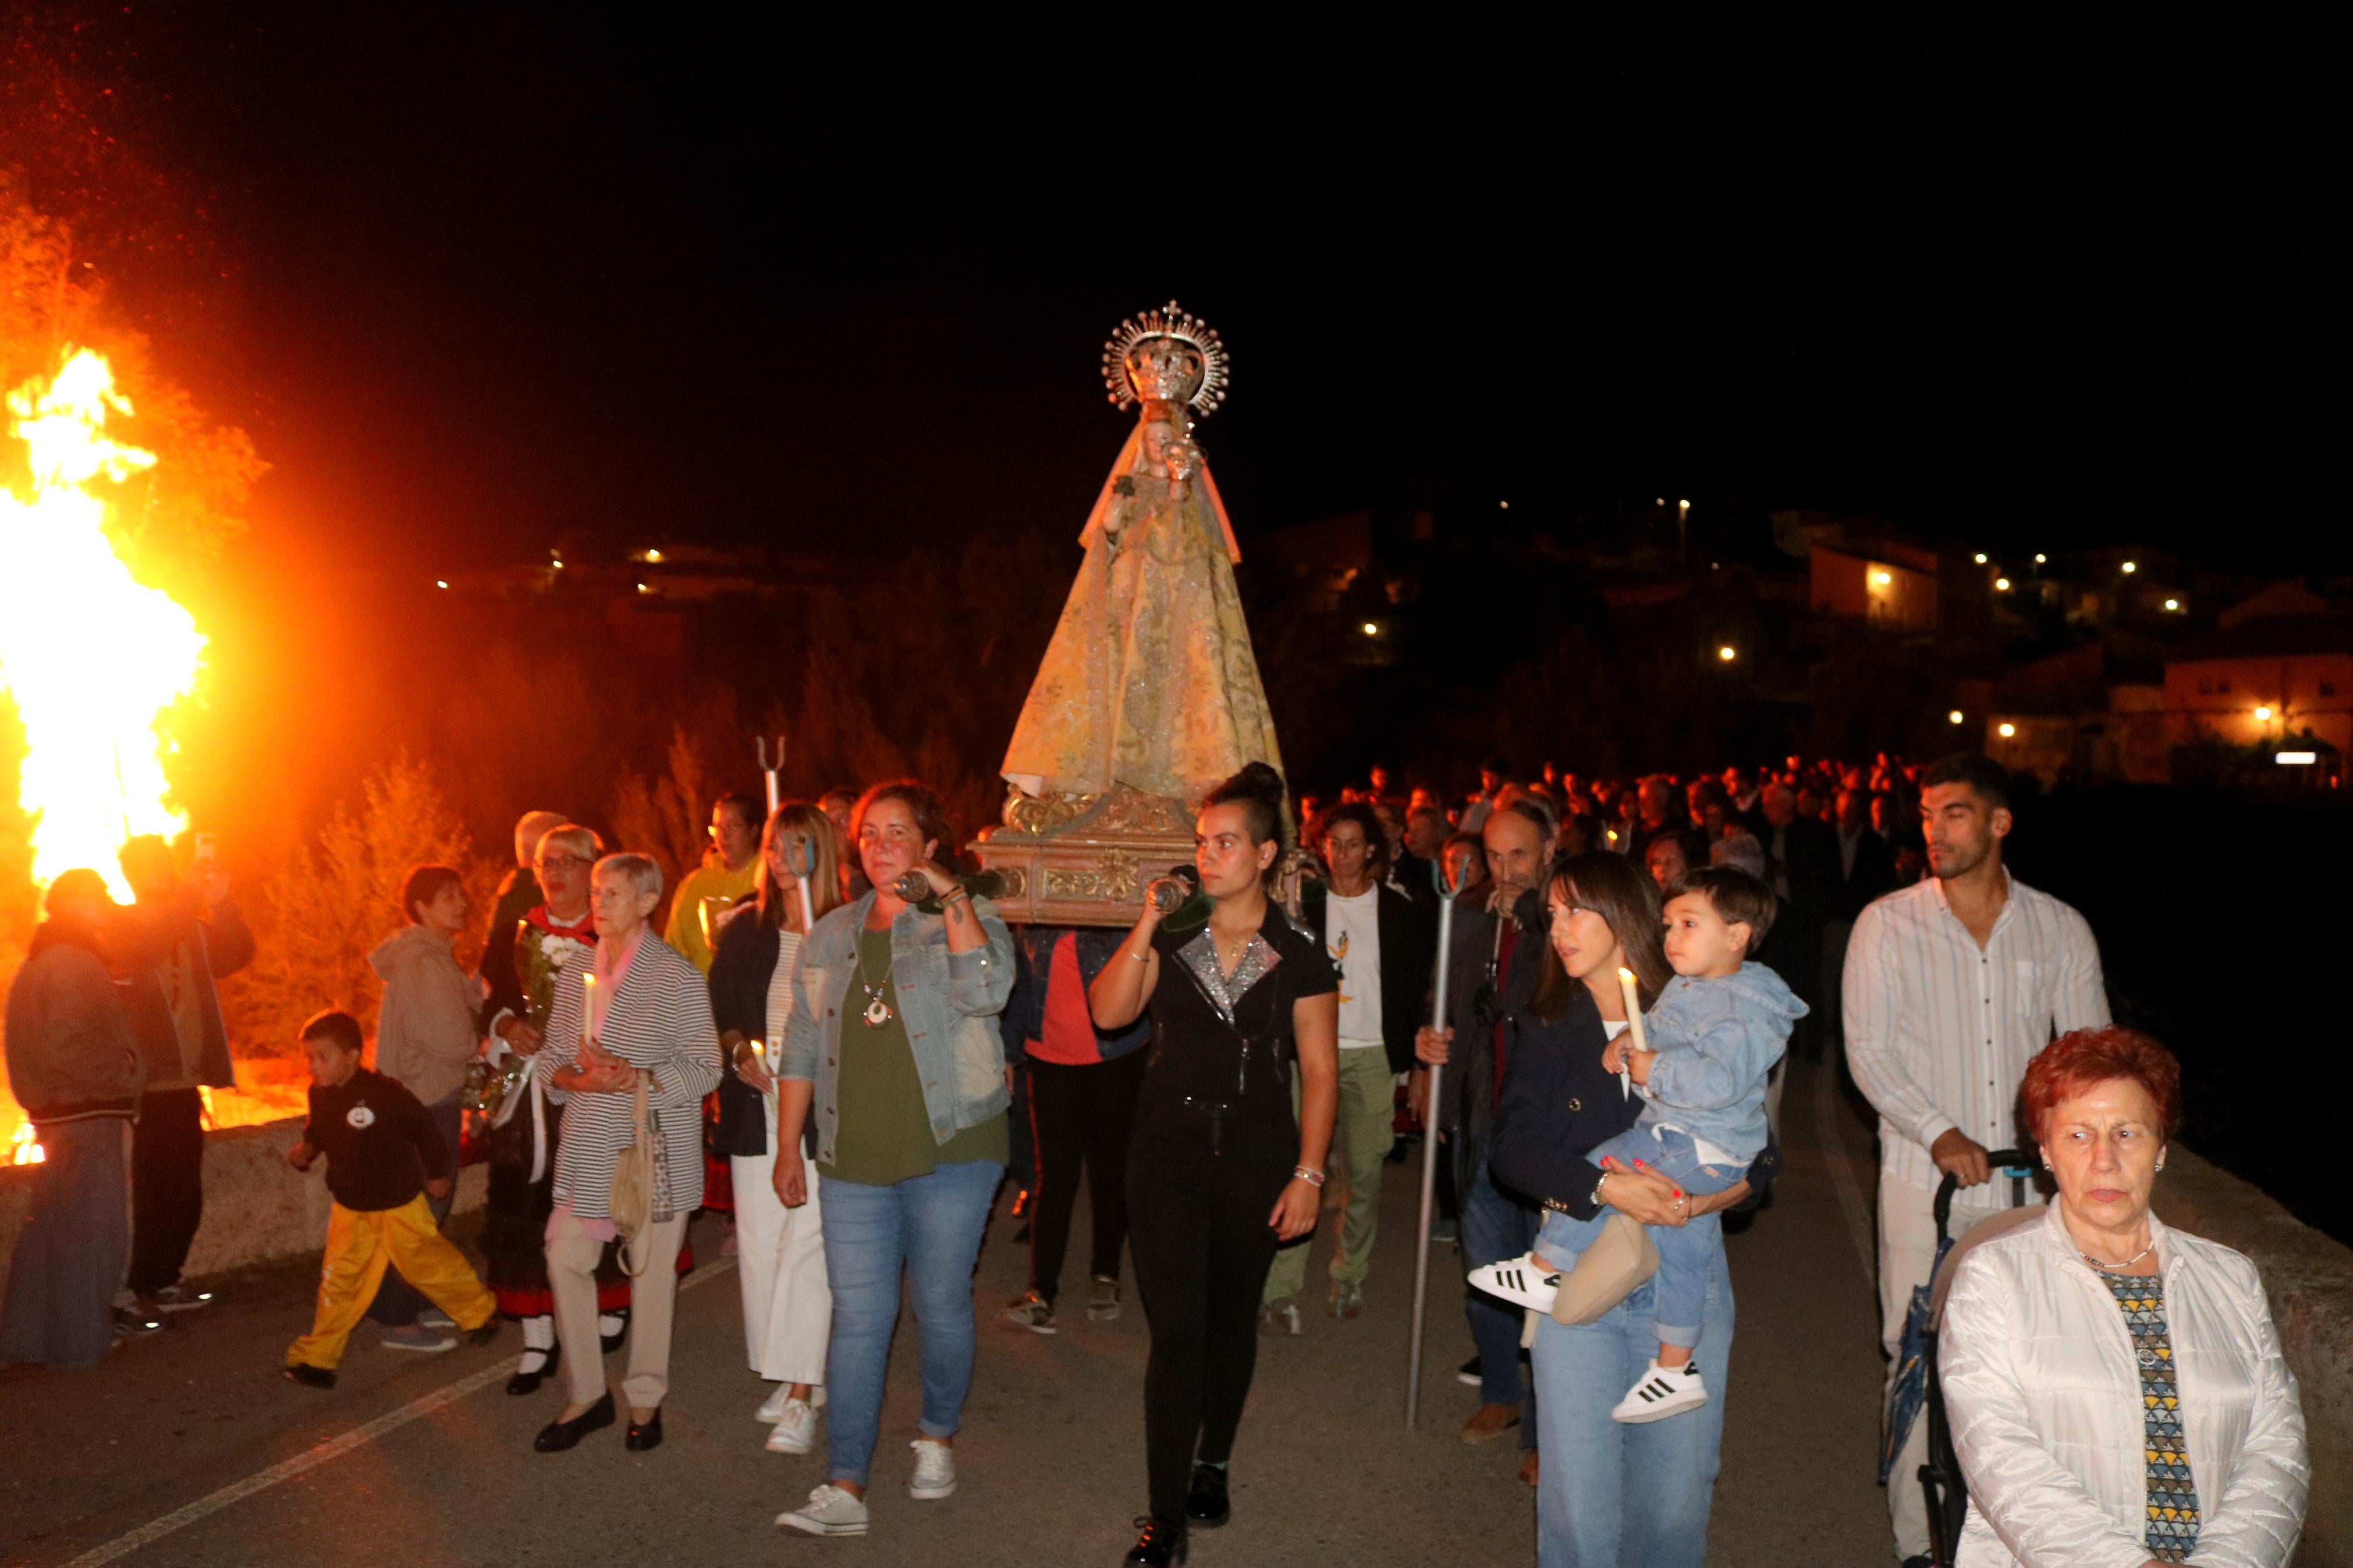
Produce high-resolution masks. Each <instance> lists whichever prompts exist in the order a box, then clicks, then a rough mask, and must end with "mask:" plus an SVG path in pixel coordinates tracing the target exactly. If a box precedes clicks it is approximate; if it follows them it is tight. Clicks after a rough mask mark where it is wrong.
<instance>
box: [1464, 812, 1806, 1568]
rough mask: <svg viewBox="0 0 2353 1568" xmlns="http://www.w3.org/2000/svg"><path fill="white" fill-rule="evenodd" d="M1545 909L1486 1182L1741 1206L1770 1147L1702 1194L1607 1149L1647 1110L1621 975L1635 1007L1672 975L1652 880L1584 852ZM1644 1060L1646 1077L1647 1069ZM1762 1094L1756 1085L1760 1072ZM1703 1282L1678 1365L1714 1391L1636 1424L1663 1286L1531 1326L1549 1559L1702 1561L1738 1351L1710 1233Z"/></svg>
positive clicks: (1541, 1513) (1539, 1509)
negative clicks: (1545, 924)
mask: <svg viewBox="0 0 2353 1568" xmlns="http://www.w3.org/2000/svg"><path fill="white" fill-rule="evenodd" d="M1545 904H1546V911H1547V914H1548V916H1549V918H1550V921H1551V929H1550V941H1549V942H1548V943H1546V945H1545V946H1543V947H1542V948H1541V949H1537V950H1536V951H1535V952H1533V953H1531V952H1530V950H1531V949H1532V948H1535V944H1534V943H1526V944H1523V946H1522V948H1521V952H1523V953H1524V954H1528V955H1529V956H1528V957H1527V958H1525V959H1523V961H1522V962H1535V963H1538V964H1539V965H1540V969H1539V977H1538V980H1537V983H1536V985H1535V993H1534V995H1533V996H1532V998H1531V1000H1530V1002H1529V1004H1528V1005H1527V1007H1526V1009H1525V1012H1522V1013H1515V1014H1514V1016H1511V1017H1510V1018H1508V1019H1507V1020H1506V1021H1505V1026H1506V1028H1507V1030H1508V1031H1509V1035H1510V1039H1509V1048H1508V1050H1507V1052H1506V1055H1505V1063H1506V1066H1505V1069H1504V1089H1503V1099H1502V1102H1501V1104H1500V1106H1499V1107H1498V1109H1497V1111H1496V1121H1495V1131H1494V1138H1493V1156H1492V1163H1493V1172H1494V1175H1495V1178H1496V1180H1497V1181H1498V1182H1499V1183H1500V1184H1503V1185H1504V1186H1507V1187H1511V1188H1513V1189H1515V1190H1517V1191H1519V1192H1522V1193H1525V1194H1528V1195H1529V1196H1530V1197H1533V1198H1535V1199H1537V1200H1538V1201H1540V1202H1542V1203H1543V1205H1545V1207H1546V1210H1548V1211H1550V1214H1551V1215H1552V1216H1553V1217H1560V1216H1566V1218H1567V1219H1569V1220H1577V1221H1589V1220H1593V1219H1595V1218H1597V1217H1599V1215H1602V1214H1603V1212H1604V1211H1605V1210H1615V1211H1616V1212H1618V1213H1620V1214H1623V1215H1628V1216H1630V1217H1631V1218H1632V1219H1634V1220H1637V1221H1639V1222H1641V1224H1642V1225H1644V1226H1665V1227H1681V1226H1686V1225H1688V1224H1689V1223H1690V1222H1691V1221H1692V1220H1694V1219H1695V1218H1698V1217H1700V1216H1702V1215H1712V1214H1715V1213H1716V1212H1718V1211H1721V1210H1723V1209H1725V1208H1729V1207H1731V1206H1733V1205H1736V1204H1737V1203H1739V1202H1741V1201H1742V1200H1744V1199H1746V1197H1747V1196H1748V1195H1749V1194H1750V1192H1751V1191H1752V1189H1753V1187H1754V1186H1757V1185H1761V1184H1762V1183H1763V1182H1764V1181H1765V1180H1766V1179H1767V1174H1768V1173H1769V1170H1770V1163H1769V1155H1768V1156H1767V1158H1765V1159H1760V1160H1759V1161H1758V1162H1757V1163H1756V1164H1755V1165H1752V1166H1751V1168H1750V1171H1749V1174H1748V1176H1747V1177H1746V1178H1745V1179H1743V1180H1740V1181H1736V1182H1735V1183H1734V1184H1732V1185H1730V1186H1729V1187H1726V1188H1725V1189H1724V1190H1723V1191H1720V1192H1715V1193H1704V1192H1699V1191H1694V1190H1692V1185H1691V1184H1688V1183H1686V1182H1682V1181H1675V1180H1670V1179H1668V1178H1666V1177H1664V1176H1662V1175H1660V1174H1659V1173H1657V1172H1656V1171H1655V1170H1653V1169H1650V1168H1649V1167H1650V1166H1651V1165H1653V1164H1655V1163H1656V1162H1654V1161H1651V1160H1647V1159H1646V1160H1645V1162H1644V1167H1643V1168H1640V1169H1638V1168H1635V1167H1633V1166H1631V1165H1630V1164H1629V1163H1626V1162H1625V1161H1623V1160H1621V1159H1620V1158H1618V1157H1617V1156H1616V1155H1615V1154H1605V1153H1600V1152H1599V1151H1600V1146H1601V1145H1602V1144H1604V1143H1607V1142H1609V1141H1610V1140H1611V1139H1613V1138H1616V1137H1618V1136H1619V1135H1620V1134H1621V1133H1624V1132H1627V1131H1629V1130H1630V1129H1632V1128H1633V1127H1634V1125H1635V1123H1636V1121H1637V1119H1638V1118H1639V1117H1640V1116H1641V1111H1642V1108H1643V1105H1644V1103H1645V1100H1643V1099H1642V1098H1641V1097H1640V1096H1637V1095H1634V1094H1631V1093H1630V1092H1629V1091H1628V1089H1626V1088H1625V1087H1623V1086H1621V1082H1620V1079H1619V1077H1618V1075H1617V1072H1616V1071H1615V1070H1613V1068H1612V1066H1611V1065H1609V1061H1608V1060H1607V1059H1606V1058H1610V1057H1611V1052H1610V1049H1609V1047H1610V1046H1611V1044H1612V1043H1613V1041H1614V1040H1615V1039H1616V1037H1617V1036H1618V1035H1619V1034H1620V1033H1621V1032H1623V1031H1624V1030H1625V1028H1626V1027H1627V1018H1626V1011H1625V1003H1624V1000H1623V993H1622V991H1621V990H1620V983H1619V977H1618V972H1619V970H1620V968H1621V967H1622V968H1625V969H1629V970H1631V971H1632V972H1633V973H1634V975H1635V977H1636V980H1637V984H1638V987H1639V999H1640V1000H1641V1002H1642V1003H1643V1004H1645V1005H1648V1004H1650V1003H1651V1002H1653V1001H1655V1000H1656V998H1657V997H1658V995H1659V994H1660V993H1661V992H1662V991H1663V990H1664V989H1665V988H1666V986H1667V984H1668V983H1669V982H1670V981H1671V980H1672V978H1673V973H1674V972H1673V970H1672V968H1671V967H1670V966H1669V964H1668V962H1667V954H1666V950H1665V948H1664V946H1663V944H1662V939H1661V906H1660V896H1659V891H1658V889H1657V887H1656V885H1655V884H1653V883H1652V882H1651V879H1650V878H1649V877H1648V876H1647V875H1646V874H1645V873H1644V871H1643V870H1642V869H1641V868H1639V867H1636V866H1633V865H1631V864H1630V863H1629V862H1628V861H1627V860H1626V859H1624V858H1621V857H1619V856H1615V855H1609V854H1596V855H1582V856H1578V857H1577V858H1573V859H1569V860H1566V861H1563V862H1561V863H1559V864H1558V865H1557V866H1556V867H1555V868H1554V869H1553V872H1552V874H1551V876H1550V877H1549V879H1547V881H1546V888H1545ZM1642 1065H1643V1066H1644V1068H1645V1069H1646V1072H1647V1068H1648V1067H1649V1066H1650V1065H1651V1064H1648V1063H1644V1064H1642ZM1757 1089H1758V1090H1759V1092H1760V1094H1761V1089H1762V1084H1761V1081H1760V1082H1759V1084H1758V1085H1757ZM1588 1156H1592V1157H1588ZM1597 1158H1598V1159H1599V1163H1598V1164H1597V1163H1596V1159H1597ZM1556 1228H1557V1227H1556ZM1697 1277H1698V1294H1699V1310H1698V1312H1697V1313H1696V1314H1695V1316H1696V1319H1697V1321H1696V1325H1695V1326H1696V1332H1694V1333H1691V1334H1689V1335H1688V1337H1689V1338H1690V1339H1691V1340H1692V1341H1693V1343H1692V1344H1691V1345H1690V1346H1689V1347H1688V1354H1687V1363H1688V1365H1689V1366H1690V1367H1691V1368H1693V1369H1695V1371H1696V1377H1697V1381H1698V1382H1699V1383H1701V1384H1704V1386H1705V1388H1706V1389H1707V1390H1708V1391H1709V1395H1708V1397H1707V1399H1706V1400H1705V1402H1704V1403H1702V1404H1698V1405H1696V1407H1688V1406H1687V1407H1686V1408H1684V1409H1683V1411H1682V1412H1681V1413H1679V1414H1675V1415H1671V1416H1670V1417H1668V1418H1665V1419H1659V1420H1651V1421H1642V1422H1630V1421H1627V1420H1625V1419H1623V1418H1622V1417H1619V1416H1616V1415H1613V1412H1614V1411H1615V1410H1616V1409H1617V1408H1618V1407H1619V1406H1620V1405H1621V1403H1622V1401H1621V1394H1627V1392H1628V1391H1629V1390H1630V1389H1634V1390H1636V1391H1639V1389H1640V1387H1641V1385H1642V1384H1644V1383H1645V1382H1647V1381H1648V1380H1649V1379H1650V1377H1651V1375H1652V1374H1653V1373H1656V1372H1657V1371H1658V1370H1659V1363H1660V1358H1661V1355H1662V1343H1661V1339H1660V1331H1661V1329H1662V1324H1661V1323H1660V1322H1659V1321H1658V1320H1659V1318H1660V1316H1661V1311H1660V1305H1659V1302H1658V1299H1657V1298H1658V1292H1659V1284H1658V1282H1657V1281H1656V1280H1650V1281H1645V1282H1644V1283H1642V1284H1641V1285H1638V1286H1636V1287H1635V1288H1634V1289H1633V1290H1632V1291H1631V1292H1630V1294H1628V1295H1627V1296H1626V1297H1625V1299H1624V1300H1621V1301H1620V1302H1619V1303H1618V1304H1617V1305H1616V1306H1614V1307H1611V1308H1609V1310H1607V1311H1605V1312H1602V1313H1601V1314H1600V1316H1599V1318H1597V1319H1596V1320H1595V1321H1590V1322H1586V1323H1579V1324H1566V1323H1561V1322H1557V1321H1554V1320H1553V1318H1552V1317H1550V1316H1548V1315H1547V1316H1540V1317H1538V1319H1537V1320H1536V1336H1535V1348H1534V1352H1533V1355H1532V1361H1533V1364H1534V1371H1535V1383H1536V1387H1537V1391H1538V1392H1537V1397H1536V1402H1535V1404H1536V1410H1537V1418H1538V1422H1539V1425H1540V1428H1541V1430H1540V1436H1539V1442H1538V1447H1539V1449H1540V1451H1541V1452H1542V1453H1543V1455H1544V1457H1545V1463H1544V1466H1543V1468H1542V1471H1541V1473H1540V1476H1539V1479H1538V1482H1537V1504H1536V1515H1537V1560H1538V1562H1539V1563H1541V1564H1543V1568H1599V1565H1614V1564H1617V1563H1620V1562H1626V1563H1697V1562H1699V1561H1700V1560H1701V1559H1702V1558H1704V1556H1705V1555H1706V1543H1707V1519H1708V1510H1709V1508H1710V1506H1711V1504H1712V1502H1713V1500H1714V1490H1715V1474H1716V1469H1717V1445H1718V1442H1719V1440H1720V1439H1721V1437H1722V1435H1723V1431H1724V1394H1725V1373H1726V1369H1727V1366H1728V1364H1729V1362H1730V1357H1731V1348H1732V1326H1733V1311H1732V1279H1731V1276H1730V1273H1729V1272H1728V1271H1727V1269H1726V1268H1725V1260H1724V1246H1723V1238H1722V1236H1721V1233H1720V1232H1719V1233H1715V1234H1713V1235H1711V1236H1710V1237H1708V1240H1707V1244H1706V1247H1705V1249H1704V1259H1703V1260H1702V1262H1701V1265H1700V1267H1699V1268H1698V1270H1697ZM1683 1326H1684V1327H1691V1326H1692V1325H1683Z"/></svg>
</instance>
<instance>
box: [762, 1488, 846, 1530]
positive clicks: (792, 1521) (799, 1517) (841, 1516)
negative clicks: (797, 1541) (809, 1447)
mask: <svg viewBox="0 0 2353 1568" xmlns="http://www.w3.org/2000/svg"><path fill="white" fill-rule="evenodd" d="M776 1522H777V1523H778V1524H780V1525H782V1526H784V1527H785V1528H786V1530H797V1531H800V1532H801V1533H802V1534H804V1535H863V1534H865V1533H866V1502H865V1500H864V1499H862V1498H854V1497H852V1496H850V1495H849V1493H848V1492H846V1491H843V1490H842V1489H840V1488H839V1487H837V1486H833V1485H831V1484H828V1485H825V1486H821V1487H819V1488H818V1489H817V1490H815V1491H813V1492H811V1493H809V1500H808V1501H807V1502H805V1503H803V1504H801V1506H800V1507H798V1508H797V1509H795V1510H792V1512H790V1513H780V1514H778V1515H776Z"/></svg>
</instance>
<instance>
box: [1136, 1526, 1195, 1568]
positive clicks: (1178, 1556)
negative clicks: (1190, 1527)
mask: <svg viewBox="0 0 2353 1568" xmlns="http://www.w3.org/2000/svg"><path fill="white" fill-rule="evenodd" d="M1135 1522H1136V1523H1138V1524H1140V1525H1142V1526H1143V1527H1144V1533H1143V1534H1142V1535H1139V1536H1137V1537H1136V1538H1135V1544H1134V1545H1133V1546H1131V1547H1129V1548H1128V1549H1127V1555H1126V1556H1124V1557H1123V1558H1121V1559H1120V1560H1119V1568H1168V1565H1169V1564H1170V1563H1182V1562H1184V1561H1185V1558H1186V1555H1187V1553H1188V1552H1191V1551H1192V1550H1193V1543H1192V1542H1190V1541H1188V1540H1187V1539H1186V1536H1185V1527H1184V1526H1183V1525H1181V1524H1171V1523H1169V1522H1168V1521H1166V1520H1165V1519H1151V1518H1145V1519H1139V1520H1137V1521H1135Z"/></svg>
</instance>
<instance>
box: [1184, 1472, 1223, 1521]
mask: <svg viewBox="0 0 2353 1568" xmlns="http://www.w3.org/2000/svg"><path fill="white" fill-rule="evenodd" d="M1185 1517H1186V1518H1187V1519H1188V1520H1190V1521H1193V1522H1194V1523H1195V1524H1198V1525H1199V1526H1200V1527H1201V1528H1202V1529H1204V1530H1215V1529H1217V1528H1218V1526H1219V1525H1221V1524H1223V1523H1225V1522H1226V1521H1228V1520H1229V1519H1231V1518H1233V1517H1234V1509H1233V1504H1232V1503H1230V1502H1229V1501H1228V1500H1226V1472H1225V1468H1224V1467H1223V1466H1221V1465H1195V1466H1194V1467H1193V1489H1192V1490H1190V1491H1188V1492H1187V1493H1186V1494H1185Z"/></svg>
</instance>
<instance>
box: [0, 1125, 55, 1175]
mask: <svg viewBox="0 0 2353 1568" xmlns="http://www.w3.org/2000/svg"><path fill="white" fill-rule="evenodd" d="M48 1157H49V1152H48V1151H47V1150H46V1149H44V1148H42V1147H41V1146H40V1145H39V1144H38V1143H36V1142H33V1124H32V1123H31V1122H29V1121H26V1122H20V1123H18V1124H17V1128H16V1136H15V1137H14V1138H11V1139H10V1140H9V1141H8V1163H10V1164H12V1165H37V1164H39V1163H41V1162H42V1161H44V1160H46V1159H47V1158H48Z"/></svg>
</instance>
